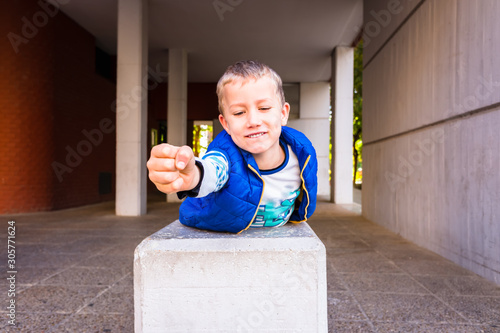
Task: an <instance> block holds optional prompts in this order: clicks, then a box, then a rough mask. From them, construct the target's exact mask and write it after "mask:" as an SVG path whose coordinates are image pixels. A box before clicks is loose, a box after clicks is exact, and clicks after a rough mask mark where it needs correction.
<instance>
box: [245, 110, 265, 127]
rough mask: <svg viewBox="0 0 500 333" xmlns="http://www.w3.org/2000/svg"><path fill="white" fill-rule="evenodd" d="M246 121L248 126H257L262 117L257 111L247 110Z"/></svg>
mask: <svg viewBox="0 0 500 333" xmlns="http://www.w3.org/2000/svg"><path fill="white" fill-rule="evenodd" d="M247 123H248V126H249V127H254V126H259V125H261V124H262V119H261V118H260V115H259V113H258V112H257V111H253V110H252V111H250V112H248V118H247Z"/></svg>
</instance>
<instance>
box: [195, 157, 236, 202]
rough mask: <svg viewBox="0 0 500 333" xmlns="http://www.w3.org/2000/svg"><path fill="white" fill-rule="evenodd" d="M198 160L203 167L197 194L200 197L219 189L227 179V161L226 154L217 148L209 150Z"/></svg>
mask: <svg viewBox="0 0 500 333" xmlns="http://www.w3.org/2000/svg"><path fill="white" fill-rule="evenodd" d="M198 161H199V162H200V163H201V165H202V167H203V169H204V175H203V178H202V179H201V184H200V189H199V192H198V194H197V197H198V198H200V197H204V196H207V195H209V194H210V193H212V192H217V191H219V190H220V189H221V188H222V187H223V186H224V185H225V184H226V182H227V180H228V179H229V162H228V160H227V158H226V155H224V154H223V153H221V152H220V151H217V150H212V151H209V152H208V153H206V154H205V155H204V156H203V158H202V159H199V160H198Z"/></svg>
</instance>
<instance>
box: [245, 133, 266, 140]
mask: <svg viewBox="0 0 500 333" xmlns="http://www.w3.org/2000/svg"><path fill="white" fill-rule="evenodd" d="M264 134H266V132H259V133H252V134H250V135H247V138H251V139H253V138H258V137H259V136H263V135H264Z"/></svg>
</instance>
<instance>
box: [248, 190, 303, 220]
mask: <svg viewBox="0 0 500 333" xmlns="http://www.w3.org/2000/svg"><path fill="white" fill-rule="evenodd" d="M299 194H300V190H296V191H295V192H293V193H291V194H290V197H289V198H288V199H286V200H284V201H282V202H281V204H280V205H278V206H276V205H274V204H273V203H266V204H264V205H260V206H259V210H258V212H257V216H255V220H254V221H253V223H252V225H251V226H250V227H252V228H260V227H279V226H281V225H283V224H285V223H286V222H288V219H289V218H290V215H292V213H293V210H294V208H295V199H296V198H297V197H298V196H299Z"/></svg>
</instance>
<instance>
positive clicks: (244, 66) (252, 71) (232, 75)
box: [217, 60, 285, 115]
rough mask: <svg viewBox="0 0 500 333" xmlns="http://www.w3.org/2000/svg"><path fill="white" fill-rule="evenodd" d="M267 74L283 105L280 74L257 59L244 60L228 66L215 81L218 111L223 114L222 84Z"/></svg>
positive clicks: (283, 94)
mask: <svg viewBox="0 0 500 333" xmlns="http://www.w3.org/2000/svg"><path fill="white" fill-rule="evenodd" d="M264 76H267V77H269V78H270V79H271V81H272V82H273V83H274V84H275V86H276V95H277V96H278V100H279V102H280V104H281V106H283V105H284V104H285V93H284V92H283V83H282V81H281V78H280V76H279V75H278V74H277V73H276V72H275V71H274V70H272V69H271V68H270V67H269V66H267V65H264V64H263V63H260V62H258V61H253V60H244V61H238V62H237V63H235V64H234V65H231V66H229V67H228V68H227V69H226V71H225V72H224V74H223V75H222V76H221V78H220V79H219V82H218V83H217V97H218V98H219V112H220V113H221V114H222V115H223V113H222V111H223V108H222V99H223V98H224V94H223V92H224V86H225V85H226V84H228V83H231V82H233V81H235V80H238V79H243V80H246V79H250V78H253V79H255V80H257V79H260V78H262V77H264Z"/></svg>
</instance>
